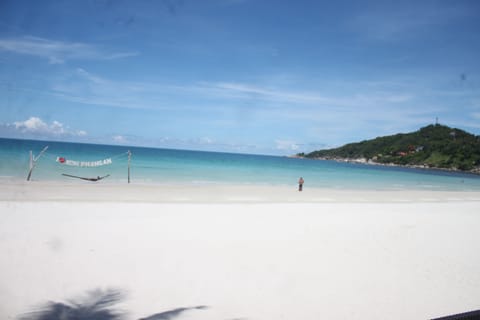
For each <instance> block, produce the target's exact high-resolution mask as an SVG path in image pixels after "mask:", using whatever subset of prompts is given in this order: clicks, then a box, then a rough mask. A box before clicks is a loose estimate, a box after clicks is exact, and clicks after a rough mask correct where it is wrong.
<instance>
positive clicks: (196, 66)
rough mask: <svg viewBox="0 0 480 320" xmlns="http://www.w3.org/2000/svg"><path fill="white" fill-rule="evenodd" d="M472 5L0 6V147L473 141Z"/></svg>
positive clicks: (478, 103)
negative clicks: (444, 133) (9, 140)
mask: <svg viewBox="0 0 480 320" xmlns="http://www.w3.org/2000/svg"><path fill="white" fill-rule="evenodd" d="M479 31H480V2H479V1H462V0H457V1H446V0H445V1H418V0H417V1H342V0H340V1H281V0H280V1H267V0H264V1H261V0H202V1H194V0H163V1H161V0H158V1H152V0H150V1H148V0H143V1H142V0H139V1H122V0H118V1H111V0H85V1H60V0H56V1H53V0H44V1H22V0H15V1H10V0H2V1H0V111H1V113H0V136H3V137H16V138H36V139H52V140H66V141H79V142H92V143H105V144H125V145H141V146H154V147H166V148H179V149H195V150H211V151H228V152H241V153H257V154H275V155H289V154H294V153H297V152H308V151H313V150H317V149H322V148H329V147H334V146H339V145H343V144H345V143H349V142H355V141H360V140H364V139H370V138H375V137H377V136H382V135H388V134H395V133H398V132H409V131H414V130H417V129H419V128H420V127H423V126H425V125H428V124H431V123H434V122H435V119H436V117H438V119H439V122H440V123H442V124H446V125H449V126H452V127H457V128H461V129H464V130H467V131H469V132H472V133H474V134H477V135H478V134H480V59H479V57H480V32H479Z"/></svg>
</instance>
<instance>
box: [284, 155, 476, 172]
mask: <svg viewBox="0 0 480 320" xmlns="http://www.w3.org/2000/svg"><path fill="white" fill-rule="evenodd" d="M289 158H295V159H305V160H313V161H315V160H325V161H335V162H340V163H342V162H345V163H355V164H363V165H372V166H382V167H399V168H409V169H422V170H431V171H447V172H456V173H466V174H473V175H478V176H480V168H475V169H472V170H460V169H457V168H440V167H431V166H428V165H425V164H424V165H418V164H398V163H393V162H389V163H383V162H376V161H374V160H372V159H367V158H339V157H317V158H310V157H304V156H299V155H291V156H289Z"/></svg>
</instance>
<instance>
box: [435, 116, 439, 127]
mask: <svg viewBox="0 0 480 320" xmlns="http://www.w3.org/2000/svg"><path fill="white" fill-rule="evenodd" d="M435 125H436V126H438V117H436V118H435Z"/></svg>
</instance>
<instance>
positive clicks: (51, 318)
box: [19, 289, 208, 320]
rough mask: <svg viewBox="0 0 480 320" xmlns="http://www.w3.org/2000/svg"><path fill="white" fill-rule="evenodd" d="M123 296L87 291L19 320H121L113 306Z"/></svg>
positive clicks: (151, 319)
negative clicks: (84, 295) (73, 298)
mask: <svg viewBox="0 0 480 320" xmlns="http://www.w3.org/2000/svg"><path fill="white" fill-rule="evenodd" d="M124 298H125V294H124V293H123V292H122V291H120V290H116V289H107V290H100V289H97V290H93V291H89V292H88V293H87V295H86V297H85V298H83V299H76V300H68V301H67V302H65V303H64V302H53V301H50V302H48V303H46V304H45V305H44V306H42V307H40V308H38V309H37V310H34V311H30V312H28V313H25V314H24V315H22V316H21V317H20V318H19V319H20V320H123V319H126V312H124V311H121V310H118V309H116V308H115V305H116V304H117V303H119V302H121V301H122V300H124ZM207 308H208V307H207V306H195V307H182V308H176V309H172V310H168V311H163V312H160V313H155V314H153V315H150V316H148V317H145V318H140V319H138V320H172V319H175V318H176V317H178V316H180V315H181V314H182V313H184V312H185V311H189V310H203V309H207Z"/></svg>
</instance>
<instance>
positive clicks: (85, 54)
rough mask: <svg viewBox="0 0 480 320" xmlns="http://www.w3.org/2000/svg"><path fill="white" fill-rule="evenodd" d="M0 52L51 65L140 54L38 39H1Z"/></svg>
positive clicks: (84, 44) (78, 43) (77, 43)
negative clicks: (11, 53)
mask: <svg viewBox="0 0 480 320" xmlns="http://www.w3.org/2000/svg"><path fill="white" fill-rule="evenodd" d="M0 50H4V51H10V52H15V53H19V54H24V55H30V56H36V57H40V58H45V59H48V61H49V63H51V64H59V63H64V62H65V61H66V60H79V59H87V60H112V59H121V58H126V57H131V56H136V55H138V52H107V51H106V50H103V49H101V48H99V47H98V46H94V45H90V44H86V43H80V42H64V41H55V40H49V39H43V38H37V37H22V38H13V39H0Z"/></svg>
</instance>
